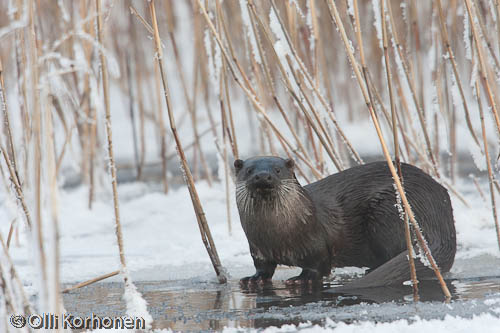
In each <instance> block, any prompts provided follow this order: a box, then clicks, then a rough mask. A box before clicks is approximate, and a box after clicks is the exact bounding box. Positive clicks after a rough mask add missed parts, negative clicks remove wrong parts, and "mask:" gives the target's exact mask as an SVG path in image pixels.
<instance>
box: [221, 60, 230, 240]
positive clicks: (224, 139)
mask: <svg viewBox="0 0 500 333" xmlns="http://www.w3.org/2000/svg"><path fill="white" fill-rule="evenodd" d="M221 71H222V73H221V74H220V87H219V102H220V111H221V124H222V126H221V131H222V159H223V162H224V187H225V192H226V218H227V231H228V233H229V235H231V233H232V230H231V199H230V196H231V193H230V190H229V160H228V153H227V150H228V149H227V142H228V140H229V139H228V134H230V130H229V126H228V124H227V116H226V108H225V103H224V101H227V103H229V99H228V98H227V99H226V100H225V99H224V96H226V97H227V95H226V94H225V93H224V91H225V89H224V86H226V82H225V81H226V60H225V59H222V68H221ZM219 153H220V151H219ZM219 167H220V166H219Z"/></svg>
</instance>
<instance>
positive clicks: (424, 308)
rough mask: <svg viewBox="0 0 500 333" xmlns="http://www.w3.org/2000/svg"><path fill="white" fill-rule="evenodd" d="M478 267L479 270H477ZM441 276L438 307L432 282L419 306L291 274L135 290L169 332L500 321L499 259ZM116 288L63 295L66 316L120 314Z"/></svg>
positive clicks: (392, 294) (386, 291)
mask: <svg viewBox="0 0 500 333" xmlns="http://www.w3.org/2000/svg"><path fill="white" fill-rule="evenodd" d="M477 265H479V266H481V267H483V268H484V269H481V270H477V269H475V267H477ZM454 270H455V271H458V273H454V274H452V275H451V276H450V277H449V278H447V284H448V288H449V289H450V292H451V293H452V295H453V298H452V300H451V301H450V302H449V303H446V302H444V297H443V294H442V292H441V288H440V286H439V284H438V282H437V281H421V282H420V284H419V286H420V297H421V302H418V303H414V302H413V301H412V290H411V287H409V286H402V287H397V288H396V287H390V288H371V289H365V290H357V291H353V292H352V294H338V293H334V292H331V291H332V288H334V287H335V286H336V285H339V284H341V283H346V282H348V281H349V280H351V279H353V278H356V277H355V276H352V275H344V274H340V275H337V276H336V277H335V278H333V279H331V280H330V281H327V282H325V283H323V285H320V286H316V287H303V286H294V287H290V286H286V285H285V284H284V282H283V277H284V276H288V275H290V273H292V275H293V273H294V272H295V271H296V270H294V271H293V272H290V270H289V269H286V268H283V269H281V270H279V271H278V272H277V276H276V280H273V282H272V283H268V284H265V285H257V286H252V287H249V288H248V287H241V286H240V285H239V283H238V280H237V279H232V280H231V281H230V282H229V283H228V284H227V285H219V284H218V283H216V282H215V281H214V280H210V281H207V279H206V277H205V276H203V277H202V278H191V279H182V280H169V281H142V282H137V283H136V285H137V287H138V289H139V291H140V292H141V293H142V294H143V296H144V298H145V300H146V301H147V302H148V310H149V312H150V313H151V315H152V316H153V318H154V324H153V327H154V328H171V329H174V330H182V331H186V330H192V331H199V330H220V329H222V328H224V327H242V328H265V327H269V326H277V327H279V326H282V325H284V324H295V325H298V324H299V323H304V322H310V324H311V325H314V324H319V325H323V324H324V322H325V319H326V318H330V319H332V320H333V321H342V322H345V323H351V322H354V321H359V320H370V321H377V322H389V321H394V320H397V319H407V320H409V321H410V322H411V321H413V320H415V319H416V318H421V319H442V318H444V317H445V316H446V315H447V314H449V315H452V316H460V317H464V318H472V317H473V316H474V315H478V314H482V313H490V314H492V315H494V316H496V317H500V313H498V306H499V305H500V259H498V258H493V257H490V256H482V257H476V258H473V259H459V260H457V262H456V264H455V269H454ZM122 295H123V284H122V283H121V282H102V283H98V284H94V285H92V286H89V287H86V288H82V289H80V290H78V291H73V292H71V293H69V294H66V295H65V296H64V302H65V306H66V310H67V311H68V312H69V313H72V314H75V315H88V314H89V313H91V312H93V313H95V314H96V315H101V316H118V315H121V314H123V313H124V311H125V304H124V302H123V301H122V299H121V298H122Z"/></svg>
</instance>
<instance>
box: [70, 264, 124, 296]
mask: <svg viewBox="0 0 500 333" xmlns="http://www.w3.org/2000/svg"><path fill="white" fill-rule="evenodd" d="M118 274H120V271H119V270H117V271H114V272H111V273H108V274H104V275H101V276H98V277H96V278H93V279H90V280H87V281H84V282H81V283H78V284H76V285H74V286H71V287H68V288H66V289H64V290H63V291H62V293H63V294H66V293H69V292H70V291H73V290H75V289H79V288H83V287H86V286H88V285H91V284H93V283H96V282H99V281H102V280H104V279H107V278H110V277H112V276H115V275H118Z"/></svg>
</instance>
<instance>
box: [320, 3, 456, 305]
mask: <svg viewBox="0 0 500 333" xmlns="http://www.w3.org/2000/svg"><path fill="white" fill-rule="evenodd" d="M326 1H327V5H328V8H329V12H330V14H331V18H332V20H333V21H334V23H335V24H336V26H337V28H338V30H339V33H340V36H341V38H342V41H343V43H344V47H345V49H346V51H347V55H348V57H349V61H350V62H351V65H352V68H353V70H354V74H355V75H356V79H357V81H358V84H359V87H360V88H361V92H362V94H363V98H364V100H365V103H366V106H367V107H368V111H369V112H370V116H371V118H372V121H373V124H374V126H375V130H376V131H377V135H378V138H379V141H380V144H381V147H382V151H383V153H384V157H385V159H386V161H387V165H388V167H389V170H390V172H391V174H392V178H393V179H394V182H395V184H396V187H397V189H398V192H399V195H400V197H401V201H402V203H403V206H404V209H405V212H406V215H408V217H409V219H410V221H411V223H412V225H413V228H414V230H415V233H416V236H417V239H418V242H419V243H420V246H421V247H422V249H423V251H424V253H425V255H426V257H427V259H428V261H429V263H430V264H431V266H432V269H433V270H434V273H435V274H436V277H437V278H438V280H439V283H440V285H441V289H442V290H443V293H444V295H445V297H446V298H447V299H450V298H451V294H450V291H449V290H448V287H447V286H446V283H445V282H444V279H443V276H442V275H441V272H440V271H439V267H438V266H437V264H436V261H435V260H434V258H433V256H432V254H431V250H430V249H429V247H428V246H427V242H426V241H425V239H424V236H423V235H422V233H421V231H420V228H419V226H418V223H417V221H416V220H415V215H414V214H413V211H412V209H411V207H410V204H409V202H408V199H407V197H406V193H405V191H404V190H403V187H402V185H401V181H400V178H399V176H398V174H397V171H396V169H395V168H394V165H393V163H392V160H391V156H390V154H389V150H388V149H387V146H386V144H385V140H384V136H383V135H382V131H381V129H380V125H379V122H378V118H377V116H376V115H375V111H374V109H373V106H372V104H371V103H370V98H369V96H368V92H367V91H366V87H365V86H364V81H363V79H362V76H361V73H360V71H359V67H358V64H357V61H356V59H355V58H354V55H353V53H352V51H351V49H350V46H349V45H350V44H349V39H348V38H347V35H346V32H345V30H344V25H343V23H342V21H341V20H340V15H339V13H338V10H337V6H336V5H335V2H334V1H333V0H326Z"/></svg>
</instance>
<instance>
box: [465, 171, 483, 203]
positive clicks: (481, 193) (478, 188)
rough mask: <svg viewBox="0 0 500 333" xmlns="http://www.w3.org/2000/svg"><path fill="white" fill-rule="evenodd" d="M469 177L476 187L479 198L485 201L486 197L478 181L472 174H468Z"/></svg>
mask: <svg viewBox="0 0 500 333" xmlns="http://www.w3.org/2000/svg"><path fill="white" fill-rule="evenodd" d="M469 177H470V178H471V179H472V182H473V183H474V186H475V187H476V190H477V192H478V193H479V196H480V197H481V199H483V200H484V201H486V197H485V196H484V192H483V190H482V189H481V186H480V185H479V183H478V181H477V178H476V177H475V176H474V175H472V174H471V175H469Z"/></svg>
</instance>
